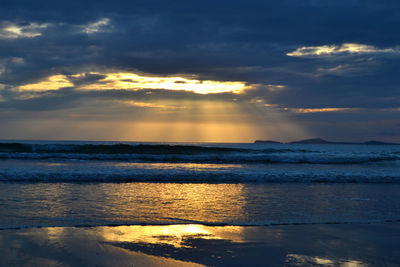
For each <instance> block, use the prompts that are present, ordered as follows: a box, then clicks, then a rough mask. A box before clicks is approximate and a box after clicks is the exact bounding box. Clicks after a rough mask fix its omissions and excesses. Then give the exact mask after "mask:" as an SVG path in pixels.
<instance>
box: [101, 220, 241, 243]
mask: <svg viewBox="0 0 400 267" xmlns="http://www.w3.org/2000/svg"><path fill="white" fill-rule="evenodd" d="M242 232H243V227H240V226H228V227H208V226H204V225H199V224H187V225H160V226H154V225H152V226H140V225H133V226H118V227H99V231H98V233H99V234H100V235H101V236H102V237H103V238H104V240H105V241H108V242H131V243H147V244H158V245H170V246H174V247H175V248H184V247H185V248H190V247H191V246H190V245H188V244H186V243H185V240H187V239H189V238H201V239H223V240H231V241H233V242H243V239H242V238H239V239H238V238H234V240H232V239H233V238H232V237H236V236H242Z"/></svg>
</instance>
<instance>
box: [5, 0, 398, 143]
mask: <svg viewBox="0 0 400 267" xmlns="http://www.w3.org/2000/svg"><path fill="white" fill-rule="evenodd" d="M398 14H400V2H399V1H396V0H379V1H373V0H335V1H333V0H280V1H267V0H263V1H256V0H255V1H249V0H247V1H235V0H230V1H226V0H219V1H209V0H203V1H187V0H186V1H181V0H177V1H166V0H164V1H159V0H146V1H137V0H129V1H122V0H119V1H116V0H115V1H102V0H96V1H92V0H79V1H75V0H70V1H54V0H52V1H41V0H38V1H8V0H2V2H1V5H0V125H1V130H0V139H30V140H37V139H41V140H43V139H44V140H115V141H162V142H179V141H180V142H253V141H254V140H256V139H264V140H266V139H269V140H277V141H292V140H299V139H305V138H314V137H321V138H324V139H328V140H332V141H366V140H381V141H389V142H400V75H399V70H400V35H399V26H400V16H399V15H398Z"/></svg>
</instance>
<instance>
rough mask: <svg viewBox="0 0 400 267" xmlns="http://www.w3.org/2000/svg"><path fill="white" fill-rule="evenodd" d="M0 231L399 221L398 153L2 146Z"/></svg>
mask: <svg viewBox="0 0 400 267" xmlns="http://www.w3.org/2000/svg"><path fill="white" fill-rule="evenodd" d="M0 203H1V204H2V205H1V206H0V229H19V228H30V227H51V226H62V227H63V226H114V225H170V224H203V225H210V226H214V225H215V226H223V225H232V226H264V225H291V224H296V225H298V224H349V223H375V222H395V221H399V220H400V146H397V145H312V144H308V145H306V144H253V143H243V144H236V143H235V144H227V143H136V142H123V143H121V142H87V141H79V142H78V141H1V143H0Z"/></svg>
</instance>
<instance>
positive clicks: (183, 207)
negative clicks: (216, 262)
mask: <svg viewBox="0 0 400 267" xmlns="http://www.w3.org/2000/svg"><path fill="white" fill-rule="evenodd" d="M102 190H104V194H107V196H108V198H107V203H106V206H107V207H114V206H115V207H119V208H118V209H117V210H115V211H114V214H115V217H117V218H119V220H122V221H138V222H142V221H151V222H154V223H171V224H172V223H175V224H176V223H182V222H186V223H194V222H199V223H200V222H203V223H219V222H222V221H224V222H229V221H238V220H239V219H241V218H244V217H246V214H247V213H246V210H245V209H244V207H245V205H246V199H245V196H244V194H243V185H242V184H222V185H220V184H196V185H195V186H194V185H193V184H157V186H154V184H151V183H150V184H147V183H132V184H124V186H123V187H122V186H120V185H118V184H116V185H114V184H106V185H104V187H102ZM215 210H218V211H219V212H218V214H215Z"/></svg>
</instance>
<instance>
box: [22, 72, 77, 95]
mask: <svg viewBox="0 0 400 267" xmlns="http://www.w3.org/2000/svg"><path fill="white" fill-rule="evenodd" d="M70 86H74V84H73V83H72V82H71V81H69V80H68V77H67V76H65V75H53V76H50V77H48V78H47V79H46V80H44V81H40V82H38V83H31V84H26V85H21V86H19V87H18V90H19V91H35V92H40V91H49V90H58V89H60V88H64V87H70Z"/></svg>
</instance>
